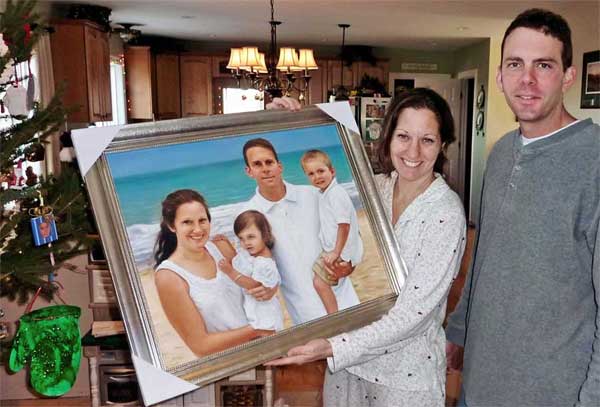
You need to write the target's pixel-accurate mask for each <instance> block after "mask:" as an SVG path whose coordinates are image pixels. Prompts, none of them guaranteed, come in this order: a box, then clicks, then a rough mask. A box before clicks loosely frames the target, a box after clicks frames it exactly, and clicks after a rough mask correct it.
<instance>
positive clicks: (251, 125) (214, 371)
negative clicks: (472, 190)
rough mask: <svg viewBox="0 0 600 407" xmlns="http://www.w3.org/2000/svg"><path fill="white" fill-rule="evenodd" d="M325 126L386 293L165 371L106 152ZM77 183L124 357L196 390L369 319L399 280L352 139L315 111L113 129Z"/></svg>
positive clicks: (394, 252)
mask: <svg viewBox="0 0 600 407" xmlns="http://www.w3.org/2000/svg"><path fill="white" fill-rule="evenodd" d="M326 125H329V126H331V125H333V126H335V128H336V129H337V133H338V136H339V140H340V144H341V146H342V147H343V151H344V153H345V156H346V159H347V164H348V166H349V168H350V171H351V174H352V177H353V179H354V182H355V184H356V189H357V190H358V195H359V196H360V200H361V202H362V205H363V209H364V212H365V214H366V218H367V219H368V224H369V226H370V228H371V231H372V233H373V238H374V240H375V245H376V247H377V249H378V251H379V256H380V261H381V262H382V265H383V273H384V274H385V279H387V284H388V288H387V291H388V292H387V293H386V294H384V295H382V296H380V297H378V298H375V299H371V300H368V301H365V302H362V303H360V304H359V305H356V306H353V307H351V308H348V309H345V310H342V311H340V312H337V313H335V314H331V315H326V316H324V317H321V318H318V319H315V320H312V321H309V322H307V323H303V324H300V325H295V326H292V327H290V328H287V329H285V330H283V331H280V332H279V333H277V334H275V335H273V336H269V337H264V338H260V339H257V340H253V341H251V342H247V343H244V344H242V345H238V346H236V347H233V348H230V349H226V350H223V351H220V352H218V353H215V354H211V355H208V356H204V357H199V358H196V359H195V360H191V361H188V362H185V363H179V364H177V365H175V366H168V364H167V363H166V362H165V357H164V350H161V349H160V348H159V343H158V341H157V333H156V332H155V327H154V325H153V321H152V316H151V315H150V311H149V308H148V301H147V298H146V293H145V291H144V288H143V287H142V283H141V280H140V273H139V270H138V267H137V265H136V259H135V257H134V254H133V250H132V244H131V242H130V238H129V235H128V231H127V227H126V224H125V221H124V216H123V209H124V208H123V207H122V201H121V200H120V199H119V195H118V193H117V190H116V187H115V180H114V178H113V169H114V168H111V164H110V157H111V154H116V153H122V152H136V151H142V150H143V151H146V150H148V149H153V148H162V147H169V146H177V145H181V144H184V145H185V144H186V143H196V142H203V141H209V140H210V141H217V140H225V139H229V138H236V137H241V135H244V136H247V135H257V137H262V136H263V135H264V134H268V133H269V132H282V131H283V132H284V133H285V132H286V131H290V132H291V131H294V130H297V129H304V128H311V127H314V126H326ZM240 154H241V152H240ZM165 159H175V158H174V157H165ZM85 184H86V188H87V190H88V193H89V197H90V201H91V204H92V208H93V213H94V216H95V219H96V223H97V226H98V230H99V233H100V236H101V239H102V244H103V249H104V252H105V255H106V259H107V262H108V266H109V269H110V272H111V276H112V279H113V282H114V285H115V290H116V294H117V299H118V303H119V307H120V310H121V314H122V316H123V322H124V325H125V329H126V332H127V337H128V341H129V345H130V349H131V352H132V353H133V354H134V355H136V356H137V357H139V358H141V359H143V360H145V361H147V362H149V363H151V364H152V365H154V366H155V367H157V368H159V369H161V370H164V371H166V372H169V373H171V374H174V375H176V376H178V377H179V378H182V379H184V380H187V381H189V382H191V383H193V384H196V385H205V384H208V383H212V382H214V381H216V380H218V379H221V378H223V377H227V376H230V375H233V374H236V373H239V372H242V371H245V370H247V369H249V368H252V367H255V366H257V365H260V364H262V363H264V362H266V361H268V360H272V359H274V358H277V357H279V356H282V355H284V354H285V353H286V352H287V350H288V349H290V348H291V347H293V346H295V345H300V344H303V343H305V342H307V341H308V340H310V339H314V338H318V337H325V338H326V337H329V336H332V335H335V334H339V333H341V332H344V331H350V330H353V329H356V328H359V327H361V326H364V325H367V324H368V323H370V322H372V321H375V320H377V319H378V318H380V317H381V316H382V315H383V314H384V313H385V312H387V311H388V310H389V309H390V308H391V307H392V306H393V304H394V302H395V299H396V297H397V295H398V293H399V292H400V289H401V287H402V285H403V283H404V280H405V278H406V269H405V267H404V266H403V261H402V259H401V257H400V254H399V248H398V243H397V241H396V239H395V235H394V233H393V228H392V226H391V224H390V222H389V221H388V219H387V217H386V215H385V212H384V208H383V206H382V203H381V202H380V199H379V196H378V193H377V190H376V185H375V181H374V177H373V175H372V170H371V166H370V163H369V161H368V159H367V156H366V154H365V150H364V147H363V143H362V141H361V137H360V135H359V134H357V133H354V132H351V131H349V130H347V129H346V127H344V126H342V125H340V124H339V123H338V122H337V121H335V120H334V119H332V118H331V117H330V116H328V115H326V114H325V113H323V112H322V111H321V110H320V109H318V108H316V107H313V108H306V109H303V110H302V111H300V112H286V111H263V112H254V113H240V114H231V115H220V116H210V117H198V118H186V119H178V120H169V121H162V122H155V123H144V124H133V125H126V126H123V127H122V128H121V129H120V130H119V132H118V134H117V135H116V137H115V138H114V139H113V140H112V142H111V143H110V144H109V145H108V147H107V148H106V149H105V150H104V152H103V153H102V154H101V156H100V157H99V159H98V160H97V161H96V162H95V164H94V165H93V166H92V168H91V169H90V170H89V172H88V173H87V174H86V175H85ZM209 203H210V202H209ZM157 205H160V202H157Z"/></svg>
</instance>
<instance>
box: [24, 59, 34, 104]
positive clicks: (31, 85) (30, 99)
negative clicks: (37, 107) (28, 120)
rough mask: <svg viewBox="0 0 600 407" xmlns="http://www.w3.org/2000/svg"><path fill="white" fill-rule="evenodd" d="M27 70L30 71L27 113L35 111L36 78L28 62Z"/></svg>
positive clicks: (26, 101)
mask: <svg viewBox="0 0 600 407" xmlns="http://www.w3.org/2000/svg"><path fill="white" fill-rule="evenodd" d="M27 68H28V69H29V70H30V71H29V76H28V78H27V99H26V100H25V103H26V106H27V111H29V110H32V109H33V102H34V100H35V77H34V76H33V74H32V73H31V68H30V67H29V62H27Z"/></svg>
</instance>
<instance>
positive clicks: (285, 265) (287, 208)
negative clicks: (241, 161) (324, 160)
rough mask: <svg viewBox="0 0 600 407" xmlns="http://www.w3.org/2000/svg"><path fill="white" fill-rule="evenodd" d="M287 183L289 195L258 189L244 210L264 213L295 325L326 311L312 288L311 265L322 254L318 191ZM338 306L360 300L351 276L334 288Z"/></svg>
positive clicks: (282, 288)
mask: <svg viewBox="0 0 600 407" xmlns="http://www.w3.org/2000/svg"><path fill="white" fill-rule="evenodd" d="M284 183H285V188H286V194H285V196H284V197H283V199H281V200H280V201H277V202H272V201H269V200H267V199H265V198H264V197H263V196H262V195H260V193H259V192H258V188H257V189H256V193H255V194H254V196H253V197H252V198H251V199H250V201H248V203H247V204H246V207H245V208H244V210H248V209H255V210H257V211H259V212H262V213H263V214H264V215H265V216H266V218H267V220H268V221H269V223H270V224H271V230H272V231H273V236H274V237H275V246H274V247H273V250H272V252H273V257H274V258H275V263H277V268H278V269H279V275H280V276H281V286H280V288H281V292H282V294H283V298H284V299H285V303H286V307H287V309H288V312H289V314H290V317H291V318H292V321H293V322H294V324H301V323H304V322H307V321H311V320H313V319H315V318H319V317H322V316H325V315H326V314H327V312H326V310H325V306H324V305H323V302H322V301H321V298H320V297H319V295H318V294H317V292H316V291H315V288H314V287H313V272H312V266H313V263H314V262H315V260H316V259H317V257H318V256H319V255H320V253H321V243H320V242H319V209H318V193H319V192H318V190H317V189H316V188H313V187H311V186H308V185H293V184H290V183H287V182H284ZM333 292H334V293H335V296H336V299H337V302H338V307H339V309H340V310H341V309H344V308H348V307H351V306H354V305H356V304H358V303H359V300H358V296H357V295H356V292H355V291H354V287H352V282H351V281H350V280H349V278H348V277H346V278H342V279H340V281H339V283H338V285H337V286H334V287H333Z"/></svg>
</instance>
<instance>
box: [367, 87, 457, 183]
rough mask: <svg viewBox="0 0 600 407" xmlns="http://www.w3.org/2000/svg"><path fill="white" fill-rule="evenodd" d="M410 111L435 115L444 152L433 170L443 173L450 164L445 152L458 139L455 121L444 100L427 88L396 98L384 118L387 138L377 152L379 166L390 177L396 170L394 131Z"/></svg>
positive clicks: (439, 156)
mask: <svg viewBox="0 0 600 407" xmlns="http://www.w3.org/2000/svg"><path fill="white" fill-rule="evenodd" d="M408 108H412V109H416V110H419V109H427V110H430V111H431V112H433V114H435V117H436V119H437V122H438V125H439V127H440V129H439V130H440V138H441V140H442V150H441V151H440V154H439V155H438V157H437V160H436V161H435V164H434V166H433V170H434V171H436V172H440V173H441V172H442V169H443V167H444V163H445V162H446V156H445V155H444V150H445V148H447V147H448V145H449V144H451V143H452V142H454V140H456V138H455V136H454V119H453V118H452V113H451V112H450V107H449V106H448V103H447V102H446V101H445V100H444V98H443V97H441V96H440V95H438V94H437V93H436V92H435V91H433V90H431V89H427V88H415V89H410V90H408V91H406V92H403V93H401V94H400V95H398V96H396V97H395V98H394V99H392V103H390V106H389V107H388V110H387V112H386V114H385V118H384V119H383V139H382V141H381V143H379V148H378V150H377V161H378V162H379V165H380V166H381V168H382V169H383V172H384V173H386V174H388V175H389V174H391V173H392V171H394V166H393V164H392V159H391V157H390V144H391V142H392V136H393V135H394V130H396V125H397V124H398V117H400V114H401V113H402V111H403V110H404V109H408Z"/></svg>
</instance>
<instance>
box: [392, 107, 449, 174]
mask: <svg viewBox="0 0 600 407" xmlns="http://www.w3.org/2000/svg"><path fill="white" fill-rule="evenodd" d="M441 151H442V139H441V137H440V126H439V123H438V119H437V117H436V115H435V113H433V112H432V111H431V110H429V109H426V108H423V109H414V108H412V107H409V108H406V109H404V110H402V112H401V113H400V115H399V116H398V122H397V123H396V128H395V129H394V133H393V134H392V138H391V141H390V156H391V159H392V164H393V166H394V169H395V170H396V171H397V172H398V176H399V177H400V178H402V179H404V180H406V181H417V180H421V179H424V178H426V177H432V176H433V166H434V164H435V161H436V160H437V158H438V155H439V154H440V153H441Z"/></svg>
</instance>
